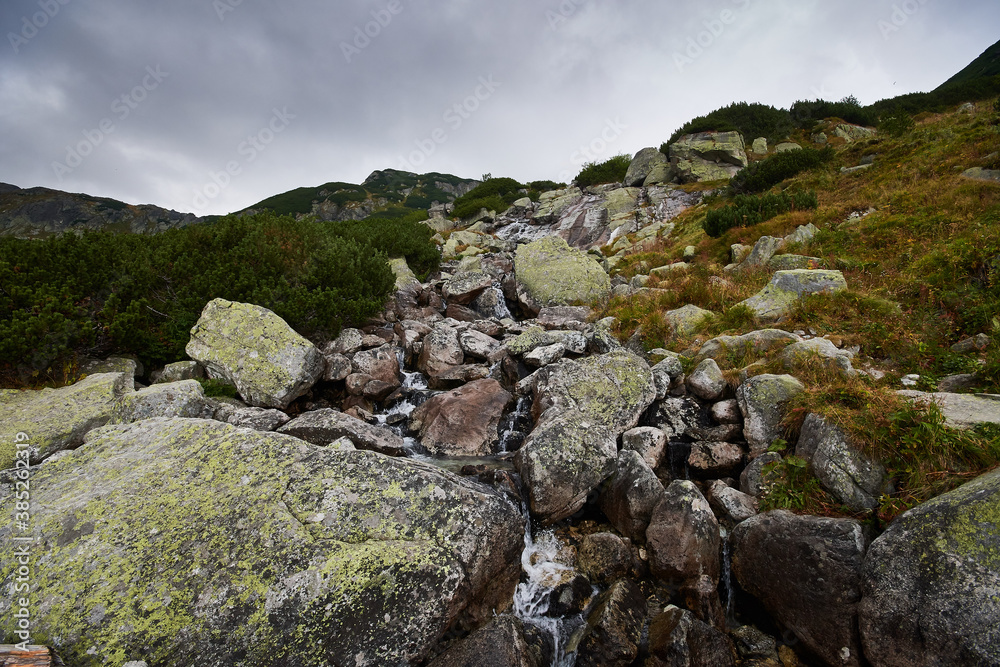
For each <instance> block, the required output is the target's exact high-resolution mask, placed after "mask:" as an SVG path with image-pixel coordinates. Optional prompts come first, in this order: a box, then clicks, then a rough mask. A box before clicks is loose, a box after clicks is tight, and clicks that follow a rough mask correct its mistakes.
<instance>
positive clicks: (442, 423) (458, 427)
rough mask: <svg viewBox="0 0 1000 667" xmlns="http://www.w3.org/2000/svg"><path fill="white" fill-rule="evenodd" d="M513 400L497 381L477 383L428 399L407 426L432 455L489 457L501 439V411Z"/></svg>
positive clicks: (478, 381) (415, 411) (490, 380)
mask: <svg viewBox="0 0 1000 667" xmlns="http://www.w3.org/2000/svg"><path fill="white" fill-rule="evenodd" d="M513 399H514V397H513V396H512V395H511V394H510V393H508V392H507V391H505V390H504V388H503V387H501V386H500V383H499V382H497V381H496V380H492V379H483V380H476V381H474V382H470V383H468V384H466V385H464V386H462V387H459V388H458V389H454V390H452V391H450V392H447V393H444V394H438V395H436V396H433V397H431V398H429V399H428V400H427V401H425V402H424V403H422V404H421V405H420V406H419V407H418V408H417V409H416V410H414V411H413V415H412V417H411V421H410V427H411V428H412V429H414V430H416V431H418V432H419V434H420V444H422V445H423V446H424V447H426V448H427V449H428V450H429V451H430V452H431V453H432V454H436V455H446V456H483V455H487V454H491V453H493V452H494V450H495V449H496V446H497V443H498V442H499V440H500V436H499V433H498V431H497V427H498V425H499V424H500V420H501V418H502V416H503V412H504V410H505V409H506V408H507V406H508V405H509V404H510V403H511V401H513Z"/></svg>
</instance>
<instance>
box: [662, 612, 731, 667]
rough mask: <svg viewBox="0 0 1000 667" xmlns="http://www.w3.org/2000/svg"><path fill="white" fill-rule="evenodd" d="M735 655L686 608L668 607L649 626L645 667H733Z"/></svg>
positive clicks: (727, 641) (725, 640)
mask: <svg viewBox="0 0 1000 667" xmlns="http://www.w3.org/2000/svg"><path fill="white" fill-rule="evenodd" d="M735 653H736V652H735V648H734V647H733V643H732V641H730V639H729V638H728V637H727V636H726V635H725V634H723V633H722V632H720V631H718V630H716V629H715V628H713V627H712V626H711V625H709V624H707V623H705V622H703V621H700V620H698V619H697V618H695V617H694V614H692V613H691V612H690V611H688V610H686V609H680V608H678V607H675V606H674V605H668V606H667V607H666V609H664V610H663V612H662V613H660V614H658V615H657V616H656V617H655V618H654V619H653V620H652V621H650V623H649V658H648V659H647V660H646V663H645V665H646V667H735V665H736V657H735ZM747 664H749V663H747Z"/></svg>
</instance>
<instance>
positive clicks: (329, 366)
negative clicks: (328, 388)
mask: <svg viewBox="0 0 1000 667" xmlns="http://www.w3.org/2000/svg"><path fill="white" fill-rule="evenodd" d="M323 358H324V359H326V371H325V372H324V373H323V379H324V380H326V381H327V382H340V381H341V380H344V379H346V378H347V376H348V375H350V374H351V373H353V372H354V367H353V366H352V365H351V360H350V359H348V358H347V357H345V356H344V355H342V354H335V353H334V354H325V355H324V356H323Z"/></svg>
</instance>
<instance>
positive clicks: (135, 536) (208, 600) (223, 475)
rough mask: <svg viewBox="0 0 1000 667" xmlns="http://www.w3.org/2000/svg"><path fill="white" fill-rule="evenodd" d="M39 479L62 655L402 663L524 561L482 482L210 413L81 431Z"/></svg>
mask: <svg viewBox="0 0 1000 667" xmlns="http://www.w3.org/2000/svg"><path fill="white" fill-rule="evenodd" d="M32 490H33V492H32V501H33V508H34V512H33V517H32V520H33V530H34V537H35V539H36V542H35V545H34V547H33V566H32V567H33V570H32V585H33V596H32V604H33V609H34V611H35V614H36V615H35V617H34V618H33V624H32V631H33V632H32V636H33V638H37V639H38V640H41V641H44V642H47V643H49V644H51V645H53V646H55V647H56V648H57V649H58V650H59V651H60V653H61V654H62V655H63V656H64V658H66V659H67V660H68V664H71V665H122V664H123V663H124V662H126V661H129V660H146V661H147V662H148V663H149V664H153V665H169V666H174V665H176V666H180V665H190V664H199V665H251V664H252V665H262V666H268V665H273V666H275V667H277V666H278V665H317V666H318V665H328V664H347V663H345V662H344V660H345V656H350V660H349V664H352V665H354V664H358V665H383V664H400V663H406V662H409V661H413V660H416V659H419V657H420V656H422V655H424V654H425V653H426V651H427V650H428V649H429V648H430V647H431V646H432V645H433V644H434V643H435V642H436V641H437V640H438V638H439V637H440V636H441V634H442V633H443V632H445V630H447V629H448V627H450V626H453V625H454V624H460V623H463V622H465V620H466V619H469V620H470V621H471V620H474V621H477V622H478V621H479V620H480V619H482V618H484V617H485V616H487V615H488V614H489V613H491V612H492V609H493V608H494V607H496V608H501V607H503V605H504V603H505V601H506V602H507V603H509V601H510V599H511V596H512V593H513V589H514V586H515V585H516V583H517V579H518V575H519V572H520V570H519V566H518V558H517V555H518V554H519V553H520V550H521V548H522V546H523V533H522V530H523V524H522V519H521V517H520V512H519V511H518V509H517V508H516V507H514V506H513V504H511V503H510V502H509V501H508V500H506V499H505V498H502V497H500V496H498V495H496V494H495V493H494V492H492V491H491V490H489V489H488V488H487V487H483V486H481V485H479V484H477V483H475V482H471V481H468V480H464V479H462V478H459V477H457V476H454V475H451V474H450V473H446V472H443V471H441V470H439V469H437V468H434V467H432V466H429V465H426V464H421V463H416V462H412V461H407V460H399V459H390V458H387V457H383V456H380V455H378V454H374V453H370V452H339V451H332V450H328V449H323V448H318V447H315V446H312V445H309V444H307V443H305V442H303V441H301V440H298V439H296V438H293V437H291V436H286V435H281V434H276V433H260V432H255V431H250V430H248V429H240V428H236V427H232V426H230V425H228V424H222V423H220V422H212V421H205V420H199V419H180V418H175V419H152V420H147V421H143V422H137V423H134V424H128V425H118V426H107V427H104V428H102V429H99V430H96V431H92V432H91V433H90V435H89V437H88V441H87V444H86V445H85V446H84V447H81V448H80V449H78V450H76V451H75V452H73V453H72V454H70V455H68V456H66V457H64V458H62V459H60V460H59V461H56V462H54V463H51V464H47V465H45V466H42V467H41V468H39V469H38V470H37V471H36V472H35V473H34V474H33V478H32ZM3 491H4V494H5V497H4V499H3V501H2V511H3V512H4V513H5V514H9V513H10V511H12V509H13V502H14V500H13V497H12V495H11V493H10V490H9V489H4V490H3ZM11 533H12V529H11V528H10V527H9V525H3V526H0V584H2V585H3V586H5V588H6V587H7V586H10V585H11V584H12V582H13V578H14V577H15V576H16V569H15V568H16V559H15V557H14V549H15V548H16V546H15V544H14V542H13V541H12V540H11V539H10V537H11ZM11 604H12V602H11V601H10V599H9V598H7V597H5V598H3V599H2V600H0V617H2V619H3V620H2V621H0V629H2V634H3V635H5V637H6V639H8V640H9V639H11V638H12V637H13V635H12V634H11V633H12V631H13V629H14V625H13V617H12V615H11V613H10V611H11ZM0 639H3V638H0Z"/></svg>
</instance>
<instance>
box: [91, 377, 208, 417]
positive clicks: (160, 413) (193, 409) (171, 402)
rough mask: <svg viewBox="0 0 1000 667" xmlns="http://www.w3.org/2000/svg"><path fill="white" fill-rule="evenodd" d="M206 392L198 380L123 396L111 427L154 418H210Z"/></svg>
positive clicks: (115, 408)
mask: <svg viewBox="0 0 1000 667" xmlns="http://www.w3.org/2000/svg"><path fill="white" fill-rule="evenodd" d="M209 416H210V415H209V409H208V403H207V402H206V400H205V391H204V389H202V388H201V385H200V384H199V383H198V381H197V380H182V381H180V382H169V383H167V384H154V385H152V386H151V387H146V388H145V389H140V390H139V391H135V392H130V393H127V394H123V395H122V396H120V397H119V398H118V399H117V400H116V401H115V405H114V408H112V410H111V420H110V422H109V423H111V424H127V423H129V422H137V421H141V420H143V419H152V418H153V417H187V418H189V419H190V418H195V417H209Z"/></svg>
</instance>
